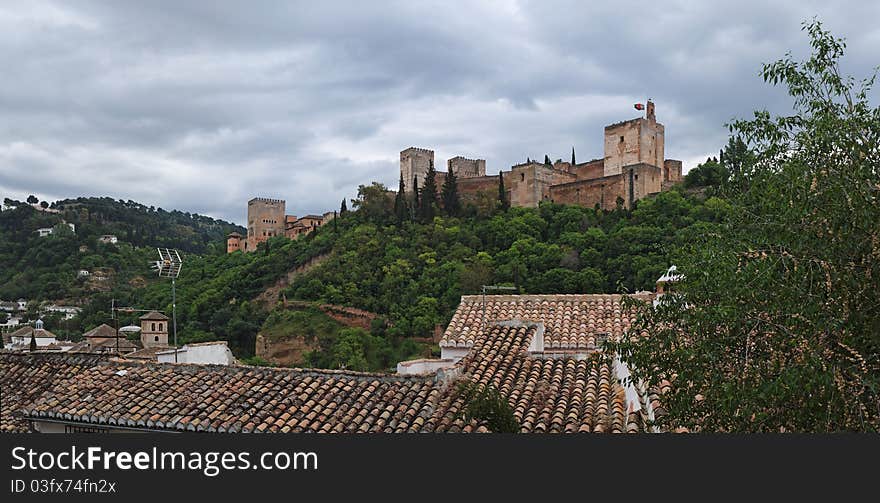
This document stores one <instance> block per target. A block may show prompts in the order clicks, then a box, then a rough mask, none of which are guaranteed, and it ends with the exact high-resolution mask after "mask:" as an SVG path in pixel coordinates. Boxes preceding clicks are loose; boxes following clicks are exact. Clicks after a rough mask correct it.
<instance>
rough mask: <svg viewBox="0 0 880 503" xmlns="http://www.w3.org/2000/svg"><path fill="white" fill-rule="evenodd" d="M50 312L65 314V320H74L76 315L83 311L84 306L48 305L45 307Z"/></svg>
mask: <svg viewBox="0 0 880 503" xmlns="http://www.w3.org/2000/svg"><path fill="white" fill-rule="evenodd" d="M43 309H45V310H46V311H49V312H50V313H61V314H63V315H64V319H65V320H72V319H74V318H76V316H77V315H78V314H79V313H80V312H81V311H82V308H79V307H76V306H58V305H55V304H52V305H50V306H48V307H45V308H43Z"/></svg>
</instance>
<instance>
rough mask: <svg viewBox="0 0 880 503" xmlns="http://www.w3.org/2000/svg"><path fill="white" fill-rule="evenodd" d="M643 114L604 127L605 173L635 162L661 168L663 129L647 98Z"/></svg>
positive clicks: (611, 172)
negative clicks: (642, 115) (645, 109)
mask: <svg viewBox="0 0 880 503" xmlns="http://www.w3.org/2000/svg"><path fill="white" fill-rule="evenodd" d="M645 115H646V117H644V118H642V117H639V118H637V119H631V120H628V121H624V122H618V123H617V124H612V125H610V126H605V173H604V175H605V176H611V175H619V174H620V173H622V172H623V171H624V168H626V167H627V166H634V165H637V164H647V165H649V166H655V167H657V168H660V169H661V170H662V169H663V161H664V154H665V152H664V143H665V142H664V134H665V128H664V127H663V124H660V123H659V122H657V118H656V116H655V114H654V102H653V101H648V106H647V111H646V114H645ZM658 190H659V189H658Z"/></svg>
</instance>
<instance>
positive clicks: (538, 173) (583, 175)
mask: <svg viewBox="0 0 880 503" xmlns="http://www.w3.org/2000/svg"><path fill="white" fill-rule="evenodd" d="M665 134H666V132H665V128H664V126H663V124H661V123H659V122H657V120H656V117H655V109H654V103H653V102H651V101H649V102H648V104H647V111H646V114H645V117H639V118H636V119H631V120H627V121H624V122H619V123H616V124H612V125H610V126H607V127H605V142H604V144H605V156H604V157H603V158H602V159H594V160H591V161H588V162H584V163H576V164H572V163H570V162H562V161H557V162H556V163H554V164H553V165H547V164H544V163H539V162H535V161H530V162H527V163H523V164H517V165H514V166H512V167H511V169H510V171H502V172H501V173H500V174H498V175H488V176H487V175H486V162H485V161H484V160H482V159H466V158H464V157H461V156H457V157H453V158H452V159H449V160H448V161H447V168H448V169H449V170H450V171H452V172H454V173H455V174H456V175H457V177H458V190H459V193H461V195H462V197H463V199H465V200H474V199H476V198H477V196H478V195H479V193H484V194H486V196H487V197H497V191H498V177H499V176H502V177H504V188H505V189H506V190H507V195H508V201H510V204H511V206H521V207H537V206H538V204H540V202H541V201H551V202H555V203H560V204H572V205H578V206H588V207H594V206H597V205H598V207H600V208H602V209H606V210H610V209H614V208H615V207H617V205H618V203H619V202H622V204H623V206H624V207H627V208H631V207H632V205H633V203H635V201H638V200H639V199H641V198H643V197H646V196H648V195H650V194H656V193H658V192H660V191H663V190H668V189H669V188H670V187H671V186H672V185H674V184H675V183H678V182H680V181H681V168H682V166H681V161H677V160H673V159H666V158H665V144H666V141H665ZM432 162H434V151H433V150H428V149H421V148H415V147H410V148H408V149H406V150H404V151H402V152H401V153H400V172H401V174H402V175H403V181H404V186H405V190H406V191H407V192H412V181H413V176H416V177H417V181H418V184H419V186H421V185H422V183H423V181H424V177H425V173H426V172H427V170H428V165H429V163H432ZM445 177H446V173H443V172H438V173H437V180H436V181H437V186H438V187H439V186H440V185H441V184H442V183H443V180H444V179H445Z"/></svg>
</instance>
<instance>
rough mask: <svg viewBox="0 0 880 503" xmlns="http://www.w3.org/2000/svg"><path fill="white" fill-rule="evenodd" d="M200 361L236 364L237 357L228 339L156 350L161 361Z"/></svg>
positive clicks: (204, 362) (202, 362)
mask: <svg viewBox="0 0 880 503" xmlns="http://www.w3.org/2000/svg"><path fill="white" fill-rule="evenodd" d="M175 353H176V354H177V361H176V363H199V364H212V365H235V364H236V360H235V357H234V356H232V351H230V350H229V346H228V345H227V344H226V341H212V342H200V343H197V344H184V345H183V347H182V348H179V349H168V350H167V351H158V352H156V358H157V359H158V360H159V363H175Z"/></svg>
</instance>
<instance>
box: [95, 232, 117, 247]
mask: <svg viewBox="0 0 880 503" xmlns="http://www.w3.org/2000/svg"><path fill="white" fill-rule="evenodd" d="M98 241H99V242H101V243H104V244H114V245H115V244H116V243H118V242H119V239H118V238H117V237H116V236H114V235H113V234H104V235H103V236H101V237H99V238H98Z"/></svg>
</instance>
